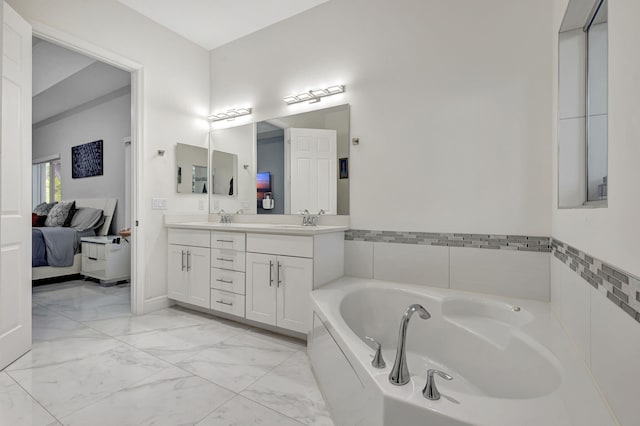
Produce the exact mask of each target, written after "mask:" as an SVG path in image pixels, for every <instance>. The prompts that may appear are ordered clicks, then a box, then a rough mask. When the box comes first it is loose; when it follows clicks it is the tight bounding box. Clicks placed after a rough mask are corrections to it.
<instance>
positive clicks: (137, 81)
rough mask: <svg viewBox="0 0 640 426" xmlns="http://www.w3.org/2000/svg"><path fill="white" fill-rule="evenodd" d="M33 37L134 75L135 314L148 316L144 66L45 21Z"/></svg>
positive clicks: (34, 25) (35, 24)
mask: <svg viewBox="0 0 640 426" xmlns="http://www.w3.org/2000/svg"><path fill="white" fill-rule="evenodd" d="M30 24H31V25H32V28H33V35H34V36H36V37H38V38H41V39H43V40H46V41H48V42H51V43H54V44H56V45H58V46H62V47H64V48H66V49H69V50H72V51H75V52H78V53H80V54H83V55H85V56H88V57H90V58H94V59H96V60H99V61H101V62H104V63H107V64H109V65H112V66H114V67H116V68H120V69H122V70H124V71H127V72H130V73H131V198H130V199H129V200H128V202H129V205H130V206H131V231H132V232H131V279H130V282H131V313H132V314H134V315H142V314H143V313H144V294H145V288H144V287H145V270H144V263H143V262H142V260H143V259H144V245H143V244H142V242H143V241H144V227H143V226H142V225H141V222H142V210H141V208H140V207H141V206H143V205H144V204H143V201H142V200H143V199H144V197H143V192H144V191H143V187H142V183H143V176H144V175H143V166H144V163H143V161H142V159H143V158H144V155H143V153H144V151H143V147H144V133H143V131H144V67H143V66H142V64H140V63H137V62H135V61H132V60H130V59H128V58H126V57H124V56H121V55H119V54H117V53H114V52H112V51H110V50H107V49H104V48H102V47H99V46H96V45H94V44H92V43H90V42H87V41H86V40H83V39H81V38H78V37H76V36H73V35H71V34H68V33H66V32H64V31H60V30H58V29H55V28H52V27H50V26H48V25H45V24H43V23H41V22H37V21H33V22H30Z"/></svg>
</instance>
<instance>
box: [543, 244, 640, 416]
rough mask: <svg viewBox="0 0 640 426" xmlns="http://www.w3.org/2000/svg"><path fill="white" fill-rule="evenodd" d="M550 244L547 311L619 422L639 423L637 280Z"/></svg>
mask: <svg viewBox="0 0 640 426" xmlns="http://www.w3.org/2000/svg"><path fill="white" fill-rule="evenodd" d="M552 246H553V254H552V256H551V309H552V311H553V312H554V313H555V315H556V316H557V317H558V318H559V319H560V322H561V323H562V325H563V327H564V328H565V329H566V330H567V333H568V334H569V335H570V336H571V339H572V340H573V343H574V344H575V346H576V347H577V349H578V351H579V352H580V353H581V354H582V356H583V358H584V360H585V362H586V364H587V365H588V366H589V368H590V369H591V373H592V375H593V377H594V378H595V381H596V382H597V383H598V386H599V387H600V389H601V391H602V394H603V395H604V396H605V398H606V399H607V401H608V402H609V406H610V407H611V410H612V411H613V413H614V414H615V416H616V417H617V419H618V421H619V422H620V424H621V425H637V424H638V408H637V407H638V383H640V327H639V326H638V314H637V312H640V302H638V293H637V292H638V291H640V286H639V282H640V280H638V277H637V276H634V275H632V274H629V273H627V272H624V271H622V270H620V269H618V268H616V267H613V266H611V265H610V264H608V263H606V262H602V261H601V260H599V259H597V258H595V257H593V256H591V255H589V254H587V253H584V252H583V251H581V250H579V249H577V248H575V247H572V246H569V245H567V244H566V243H564V242H561V241H558V240H556V239H554V240H553V243H552Z"/></svg>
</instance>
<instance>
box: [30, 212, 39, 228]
mask: <svg viewBox="0 0 640 426" xmlns="http://www.w3.org/2000/svg"><path fill="white" fill-rule="evenodd" d="M36 223H38V215H37V214H35V213H31V226H36Z"/></svg>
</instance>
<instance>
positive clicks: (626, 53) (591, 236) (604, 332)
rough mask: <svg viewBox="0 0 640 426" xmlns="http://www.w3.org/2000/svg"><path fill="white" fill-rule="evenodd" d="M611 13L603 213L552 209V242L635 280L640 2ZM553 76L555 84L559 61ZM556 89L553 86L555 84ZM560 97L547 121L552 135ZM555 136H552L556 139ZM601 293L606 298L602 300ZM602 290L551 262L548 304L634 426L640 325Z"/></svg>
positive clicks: (639, 231)
mask: <svg viewBox="0 0 640 426" xmlns="http://www.w3.org/2000/svg"><path fill="white" fill-rule="evenodd" d="M567 3H568V0H554V15H553V18H554V28H553V35H554V42H553V45H552V46H553V49H554V58H557V41H558V39H557V31H558V28H559V27H560V23H561V21H562V17H563V15H564V11H565V9H566V7H567ZM608 7H609V24H608V30H609V77H608V81H609V101H608V113H609V127H608V144H609V147H608V149H609V152H608V154H609V156H608V173H609V188H608V190H609V196H608V207H607V208H599V209H558V208H557V207H556V206H555V205H554V207H553V209H552V215H551V217H552V235H553V236H554V237H555V238H558V239H560V240H562V241H564V242H566V243H568V244H570V245H572V246H573V247H576V248H578V249H579V250H582V251H584V252H586V253H588V254H590V255H592V256H595V257H597V258H599V259H601V260H603V261H605V262H608V263H610V264H612V265H614V266H616V267H618V268H621V269H623V270H626V271H628V272H629V273H631V274H634V275H636V276H638V275H640V263H639V262H638V259H640V246H639V245H638V244H637V241H638V238H640V226H639V225H638V212H639V211H640V191H638V189H637V185H638V182H640V168H638V167H637V162H638V158H640V144H639V143H638V140H640V127H639V126H638V114H640V98H639V97H638V96H637V94H638V91H639V90H640V87H639V86H640V83H639V82H638V78H637V77H638V75H640V57H638V54H637V47H636V43H634V42H633V41H634V40H638V39H639V38H640V28H639V27H638V25H637V17H638V16H640V2H638V1H637V0H616V1H610V2H608ZM554 62H555V63H554V65H553V66H552V67H551V70H552V72H553V75H554V83H555V82H557V79H558V76H557V66H556V64H557V60H556V59H554ZM554 87H556V85H555V84H554ZM556 100H557V97H556V95H555V94H554V102H553V110H552V118H553V123H554V127H556V124H555V123H556V117H557V116H556V112H557V106H556V105H557V102H556ZM554 135H555V131H554ZM556 144H557V138H556V137H555V136H554V149H553V150H552V152H553V165H554V167H553V170H554V174H553V191H554V198H555V195H556V194H557V190H556V188H557V173H556V172H555V171H556V170H557V169H556V165H557V162H558V159H557V154H556V153H557V151H556V149H555V146H557V145H556ZM603 290H604V292H603ZM605 293H606V289H605V288H604V287H601V288H600V291H598V290H595V289H594V288H592V287H591V286H590V285H589V284H588V283H587V282H586V281H584V280H583V279H582V278H580V277H579V276H578V275H577V274H576V273H575V272H573V271H572V270H570V269H569V268H568V267H567V266H566V265H564V264H562V263H561V262H560V261H559V260H557V259H556V258H554V257H552V258H551V302H552V306H553V309H554V311H555V312H556V314H557V316H558V317H559V318H560V319H561V320H562V322H563V324H564V326H565V328H566V330H567V331H568V332H569V334H570V335H571V336H572V338H573V340H574V341H575V343H576V346H577V348H578V349H579V350H580V351H581V352H582V354H583V355H584V357H585V360H586V362H587V364H588V365H589V367H590V368H591V371H592V372H593V375H594V377H595V379H596V381H597V383H598V385H599V386H600V388H601V390H602V392H603V394H604V395H605V396H606V398H607V400H608V401H609V404H610V406H611V408H612V410H613V412H614V413H615V415H616V416H617V418H618V420H619V421H620V423H621V424H622V425H635V424H637V423H638V410H637V397H636V395H637V383H638V381H640V344H639V343H638V342H640V325H639V324H638V322H637V321H635V320H634V319H633V318H631V317H630V316H629V315H627V314H626V313H625V312H623V311H622V309H620V308H619V307H617V306H615V305H614V304H613V303H611V301H609V300H607V298H606V294H605Z"/></svg>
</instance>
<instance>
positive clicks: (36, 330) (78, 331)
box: [32, 305, 96, 342]
mask: <svg viewBox="0 0 640 426" xmlns="http://www.w3.org/2000/svg"><path fill="white" fill-rule="evenodd" d="M32 325H33V327H32V328H33V330H32V331H33V333H32V336H33V341H34V342H43V341H51V340H58V339H66V338H69V337H80V336H92V335H95V334H96V332H95V330H92V329H91V328H89V327H87V326H86V325H83V324H81V323H79V322H78V321H74V320H71V319H69V318H67V317H65V316H62V315H60V314H59V313H56V312H54V311H51V310H49V309H47V308H45V307H42V306H40V305H38V306H36V307H35V308H33V309H32Z"/></svg>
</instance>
